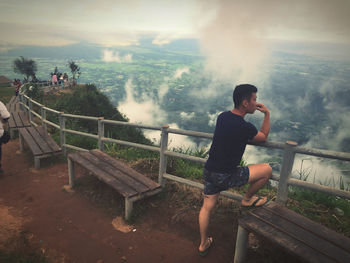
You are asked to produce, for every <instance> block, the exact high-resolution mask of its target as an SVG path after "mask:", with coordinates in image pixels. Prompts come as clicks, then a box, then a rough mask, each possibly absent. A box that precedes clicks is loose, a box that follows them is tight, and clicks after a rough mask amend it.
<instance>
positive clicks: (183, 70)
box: [173, 67, 190, 79]
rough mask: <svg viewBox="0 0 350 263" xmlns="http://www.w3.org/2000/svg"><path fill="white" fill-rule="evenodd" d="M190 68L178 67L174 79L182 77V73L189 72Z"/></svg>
mask: <svg viewBox="0 0 350 263" xmlns="http://www.w3.org/2000/svg"><path fill="white" fill-rule="evenodd" d="M189 72H190V69H189V68H188V67H183V68H178V69H177V70H176V72H175V74H174V76H173V78H174V79H178V78H181V77H182V74H184V73H189Z"/></svg>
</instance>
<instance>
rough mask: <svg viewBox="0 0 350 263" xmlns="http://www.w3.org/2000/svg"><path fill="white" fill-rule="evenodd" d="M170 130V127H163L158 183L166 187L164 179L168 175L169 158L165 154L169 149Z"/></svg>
mask: <svg viewBox="0 0 350 263" xmlns="http://www.w3.org/2000/svg"><path fill="white" fill-rule="evenodd" d="M168 129H169V125H163V126H162V133H161V138H160V159H159V175H158V183H159V184H160V185H161V186H162V187H164V185H165V180H164V178H163V175H164V174H165V173H166V166H167V160H166V159H167V158H166V156H165V155H164V152H165V151H166V150H167V148H168V134H169V133H168Z"/></svg>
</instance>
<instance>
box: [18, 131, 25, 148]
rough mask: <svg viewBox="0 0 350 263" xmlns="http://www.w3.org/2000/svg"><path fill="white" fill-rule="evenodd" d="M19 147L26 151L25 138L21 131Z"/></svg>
mask: <svg viewBox="0 0 350 263" xmlns="http://www.w3.org/2000/svg"><path fill="white" fill-rule="evenodd" d="M19 149H20V151H21V152H23V151H24V140H23V136H22V134H21V133H19Z"/></svg>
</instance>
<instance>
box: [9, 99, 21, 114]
mask: <svg viewBox="0 0 350 263" xmlns="http://www.w3.org/2000/svg"><path fill="white" fill-rule="evenodd" d="M6 108H7V110H8V111H9V112H10V113H11V114H12V113H13V112H17V111H20V105H19V100H18V96H12V97H11V99H10V101H9V102H8V103H7V104H6Z"/></svg>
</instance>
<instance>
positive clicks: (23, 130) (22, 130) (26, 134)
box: [19, 128, 42, 156]
mask: <svg viewBox="0 0 350 263" xmlns="http://www.w3.org/2000/svg"><path fill="white" fill-rule="evenodd" d="M19 132H20V134H21V135H22V136H23V139H24V140H25V141H26V142H27V144H28V146H29V148H30V150H31V151H32V153H33V155H34V156H36V155H40V154H42V151H41V149H40V148H39V147H38V145H37V144H36V143H35V141H34V139H33V137H32V136H31V135H30V134H29V132H28V131H27V128H20V129H19Z"/></svg>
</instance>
